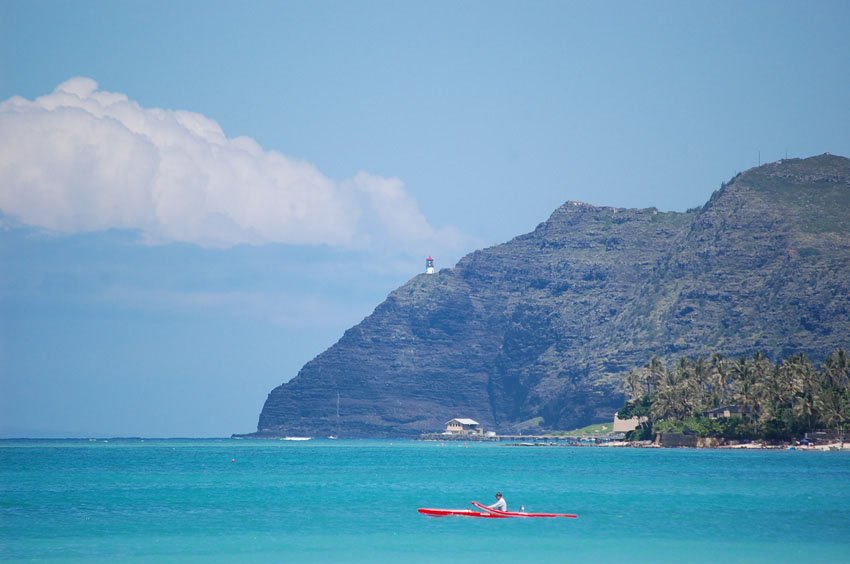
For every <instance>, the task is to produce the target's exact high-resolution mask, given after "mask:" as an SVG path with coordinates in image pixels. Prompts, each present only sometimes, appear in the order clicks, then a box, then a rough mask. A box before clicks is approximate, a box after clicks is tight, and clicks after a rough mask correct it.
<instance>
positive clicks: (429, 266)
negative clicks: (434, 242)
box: [425, 256, 434, 274]
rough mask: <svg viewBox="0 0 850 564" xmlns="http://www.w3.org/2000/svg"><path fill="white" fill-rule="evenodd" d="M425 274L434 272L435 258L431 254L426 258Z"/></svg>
mask: <svg viewBox="0 0 850 564" xmlns="http://www.w3.org/2000/svg"><path fill="white" fill-rule="evenodd" d="M425 274H434V259H432V258H431V257H430V256H429V257H428V258H426V259H425Z"/></svg>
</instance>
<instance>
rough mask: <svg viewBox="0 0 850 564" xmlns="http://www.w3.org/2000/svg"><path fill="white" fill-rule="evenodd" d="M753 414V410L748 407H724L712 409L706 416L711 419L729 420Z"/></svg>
mask: <svg viewBox="0 0 850 564" xmlns="http://www.w3.org/2000/svg"><path fill="white" fill-rule="evenodd" d="M751 413H752V409H750V408H749V407H748V406H741V405H724V406H723V407H716V408H714V409H711V410H709V411H707V412H706V413H705V414H706V415H708V418H709V419H728V418H729V417H744V416H749V415H750V414H751Z"/></svg>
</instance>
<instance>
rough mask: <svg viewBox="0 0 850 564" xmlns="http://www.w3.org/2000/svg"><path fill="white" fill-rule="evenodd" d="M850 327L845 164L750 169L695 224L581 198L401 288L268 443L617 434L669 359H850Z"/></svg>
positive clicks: (849, 174)
mask: <svg viewBox="0 0 850 564" xmlns="http://www.w3.org/2000/svg"><path fill="white" fill-rule="evenodd" d="M849 313H850V160H848V159H846V158H842V157H836V156H831V155H822V156H819V157H813V158H809V159H792V160H785V161H780V162H777V163H772V164H768V165H764V166H761V167H758V168H755V169H751V170H749V171H747V172H745V173H743V174H739V175H738V176H736V177H735V178H734V179H732V180H731V181H730V182H729V183H728V184H724V185H723V186H722V187H721V189H720V190H718V191H717V192H715V193H714V194H713V195H712V197H711V199H710V200H709V202H708V203H707V204H706V205H705V206H704V207H703V208H702V209H699V210H692V211H689V212H686V213H675V212H671V213H662V212H659V211H657V210H655V209H644V210H637V209H615V208H608V207H595V206H591V205H587V204H582V203H579V202H567V203H566V204H564V205H563V206H561V207H560V208H558V209H557V210H555V212H554V213H553V214H552V216H551V217H550V218H549V220H548V221H546V222H544V223H541V224H540V225H539V226H538V227H537V228H536V229H535V230H534V231H533V232H532V233H528V234H526V235H522V236H520V237H517V238H516V239H514V240H512V241H510V242H508V243H505V244H502V245H498V246H495V247H491V248H488V249H484V250H480V251H475V252H474V253H472V254H470V255H468V256H466V257H464V258H463V259H462V260H461V261H460V262H458V264H457V266H456V267H454V268H451V269H444V270H441V271H440V272H439V273H437V274H433V275H426V274H421V275H419V276H416V277H414V278H413V279H412V280H410V281H409V282H408V283H407V284H405V285H404V286H402V287H400V288H398V289H397V290H395V291H394V292H392V293H391V294H390V295H389V297H388V298H387V299H386V301H385V302H384V303H382V304H381V305H379V306H378V307H377V308H376V309H375V311H374V313H373V314H372V315H370V316H369V317H368V318H366V319H365V320H364V321H363V322H362V323H360V324H359V325H357V326H356V327H353V328H351V329H349V330H348V331H346V333H345V334H344V335H343V337H342V338H341V339H340V340H339V341H338V342H337V343H336V344H335V345H333V346H332V347H331V348H329V349H328V350H327V351H325V352H323V353H322V354H320V355H319V356H318V357H316V358H315V359H314V360H312V361H311V362H309V363H307V364H306V365H305V366H304V367H303V368H302V369H301V371H300V372H299V373H298V375H297V376H296V377H295V378H293V379H292V380H291V381H290V382H288V383H286V384H283V385H281V386H279V387H277V388H275V389H274V390H273V391H272V392H271V393H270V394H269V397H268V399H267V400H266V403H265V406H264V407H263V411H262V413H261V414H260V420H259V424H258V432H257V434H258V435H260V436H263V435H265V436H276V435H295V434H297V435H301V434H307V435H319V436H321V435H325V434H338V435H340V436H344V437H352V436H372V437H383V436H411V435H417V434H419V433H421V432H423V431H435V430H441V429H443V427H444V424H445V422H446V421H447V420H449V419H451V418H453V417H471V418H473V419H476V420H478V421H479V422H481V423H482V424H483V426H484V427H485V428H486V429H488V430H497V431H502V432H505V431H511V430H514V429H516V428H518V427H519V426H521V425H522V423H523V422H526V421H528V420H532V419H535V418H537V419H538V421H542V423H540V426H541V428H543V429H570V428H576V427H580V426H583V425H586V424H589V423H591V422H598V421H609V420H610V419H611V417H612V416H613V412H614V411H615V410H616V409H617V408H618V407H620V406H621V405H622V402H623V395H622V392H621V383H622V380H623V377H624V375H625V373H626V372H628V370H630V369H631V368H634V367H637V366H641V365H643V364H645V363H646V362H647V361H648V360H649V359H650V358H651V357H652V356H656V355H657V356H660V357H662V358H663V359H665V360H668V361H670V360H672V359H674V358H678V357H680V356H697V355H707V354H709V353H710V352H715V351H716V352H721V353H724V354H725V355H729V356H732V355H750V354H752V353H754V352H756V351H763V352H766V353H767V354H768V355H769V356H771V357H774V358H777V357H784V356H787V355H790V354H794V353H805V354H807V355H809V356H810V357H811V358H813V359H814V360H820V359H822V358H823V357H824V356H825V355H827V354H828V353H830V352H832V351H833V350H835V349H836V348H838V347H847V346H848V345H850V315H848V314H849ZM337 407H338V411H337ZM337 413H338V415H337Z"/></svg>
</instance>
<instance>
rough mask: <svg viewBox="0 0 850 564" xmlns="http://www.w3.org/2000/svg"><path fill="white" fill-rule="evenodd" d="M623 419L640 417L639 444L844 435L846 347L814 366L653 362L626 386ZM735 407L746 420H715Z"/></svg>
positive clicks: (849, 396)
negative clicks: (659, 437)
mask: <svg viewBox="0 0 850 564" xmlns="http://www.w3.org/2000/svg"><path fill="white" fill-rule="evenodd" d="M624 385H625V391H626V396H627V401H626V405H625V406H624V407H623V408H622V409H621V410H620V411H619V413H618V414H619V416H620V417H621V418H629V417H641V418H642V419H641V420H642V423H641V426H640V427H639V428H638V429H637V430H636V431H635V432H633V433H632V435H631V438H633V439H647V438H651V437H652V436H653V434H654V433H658V432H670V431H679V432H690V433H694V434H696V435H698V436H703V437H718V438H723V439H764V440H769V441H780V440H790V439H793V438H795V437H801V436H802V435H803V434H804V433H806V432H809V431H814V430H816V429H824V428H826V429H833V430H836V431H838V432H839V433H840V434H841V433H843V431H844V429H845V427H846V426H847V424H848V422H850V359H848V356H847V352H846V351H844V350H843V349H839V350H837V351H835V352H834V353H832V354H831V355H829V357H827V359H826V360H825V361H824V362H823V364H821V365H820V366H819V367H815V366H814V365H812V363H811V362H810V361H809V360H808V359H807V358H806V357H805V355H795V356H792V357H790V358H787V359H785V360H782V361H779V362H776V363H774V362H772V361H771V360H770V359H768V358H767V357H766V356H765V355H764V354H761V353H757V354H756V355H755V356H753V357H752V358H745V357H741V358H738V359H735V360H732V359H727V358H724V357H723V356H721V355H719V354H713V355H711V357H709V358H707V359H706V358H697V359H695V360H692V359H687V358H682V359H680V360H679V361H678V362H677V363H676V364H675V365H674V366H672V367H668V366H665V365H664V363H663V362H662V361H661V360H660V359H659V358H657V357H656V358H653V359H652V360H651V361H650V362H649V363H648V364H646V365H645V366H644V367H642V368H640V369H636V370H632V371H631V372H630V373H629V374H628V376H627V377H626V380H625V382H624ZM726 406H734V407H736V408H737V409H736V411H738V412H739V415H737V416H733V417H722V418H714V419H712V418H710V417H709V416H708V412H709V411H710V410H712V409H715V408H720V407H726Z"/></svg>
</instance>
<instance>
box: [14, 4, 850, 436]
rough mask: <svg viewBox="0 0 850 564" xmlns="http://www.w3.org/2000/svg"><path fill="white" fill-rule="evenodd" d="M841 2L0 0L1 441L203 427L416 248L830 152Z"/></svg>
mask: <svg viewBox="0 0 850 564" xmlns="http://www.w3.org/2000/svg"><path fill="white" fill-rule="evenodd" d="M848 29H850V3H847V2H845V1H816V2H782V1H769V2H760V1H748V2H731V1H728V2H727V1H721V2H707V1H706V2H657V1H647V2H640V3H637V2H625V1H623V2H571V1H566V0H564V1H532V2H525V1H523V2H520V1H511V2H506V1H487V2H484V1H481V2H476V1H460V2H459V1H442V0H437V1H429V2H414V1H409V2H397V1H386V2H384V1H354V2H352V1H333V0H328V1H318V2H316V1H309V2H308V1H291V2H287V1H275V2H260V1H246V2H239V3H236V2H220V1H215V0H204V1H192V0H182V1H181V2H171V1H160V0H152V1H144V2H142V1H130V0H128V1H122V2H112V1H105V0H103V1H92V0H75V1H73V2H70V1H60V0H50V1H41V0H27V1H17V0H0V437H110V436H148V437H213V436H229V435H230V434H231V433H244V432H250V431H253V430H255V429H256V423H257V418H258V416H259V413H260V410H261V408H262V404H263V401H264V400H265V398H266V395H267V394H268V393H269V392H270V391H271V390H272V389H273V388H274V387H275V386H277V385H279V384H281V383H283V382H286V381H288V380H289V379H291V378H292V377H294V376H295V375H296V374H297V372H298V370H299V369H300V368H301V366H303V365H304V364H305V363H306V362H308V361H309V360H311V359H312V358H314V357H315V356H316V355H318V354H320V353H321V352H322V351H324V350H326V349H327V348H328V347H330V346H331V345H333V344H334V343H335V342H336V340H338V339H339V338H340V337H341V336H342V334H343V332H344V331H345V330H346V329H348V328H349V327H351V326H353V325H355V324H357V323H359V322H360V321H361V320H362V319H363V318H365V317H366V316H368V315H369V314H370V313H371V312H372V311H373V309H374V308H375V307H376V306H377V305H378V304H379V303H380V302H381V301H383V299H384V298H385V297H386V296H387V294H389V293H390V292H391V291H392V290H393V289H395V288H397V287H398V286H400V285H402V284H404V283H405V282H406V281H407V280H409V279H410V278H412V277H413V276H415V275H417V274H419V273H421V272H422V271H423V270H424V259H425V257H426V256H428V255H433V256H434V258H435V261H436V266H437V268H438V269H439V268H449V267H451V266H453V265H454V264H455V263H456V262H457V260H458V259H460V258H461V257H462V256H464V255H465V254H467V253H469V252H471V251H473V250H475V249H478V248H482V247H486V246H490V245H495V244H499V243H502V242H505V241H508V240H510V239H511V238H513V237H515V236H517V235H521V234H523V233H526V232H528V231H531V230H532V229H534V227H535V226H536V225H537V224H538V223H540V222H542V221H545V220H546V219H547V218H548V217H549V215H550V214H551V213H552V212H553V211H554V210H555V209H556V208H557V207H558V206H560V205H561V204H563V203H564V202H565V201H568V200H579V201H583V202H587V203H591V204H595V205H606V206H615V207H639V208H646V207H657V208H658V209H661V210H664V211H684V210H686V209H689V208H692V207H696V206H701V205H702V204H704V203H705V202H706V201H707V200H708V198H709V197H710V195H711V194H712V192H713V191H714V190H716V189H717V188H719V186H720V183H721V182H722V181H725V180H728V179H729V178H731V177H732V176H734V175H735V174H737V173H738V172H741V171H743V170H746V169H748V168H751V167H753V166H757V165H758V164H759V163H765V162H769V161H774V160H778V159H781V158H786V157H807V156H812V155H817V154H822V153H825V152H830V153H833V154H839V155H844V156H850V40H848V38H847V37H848V36H847V30H848Z"/></svg>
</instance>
